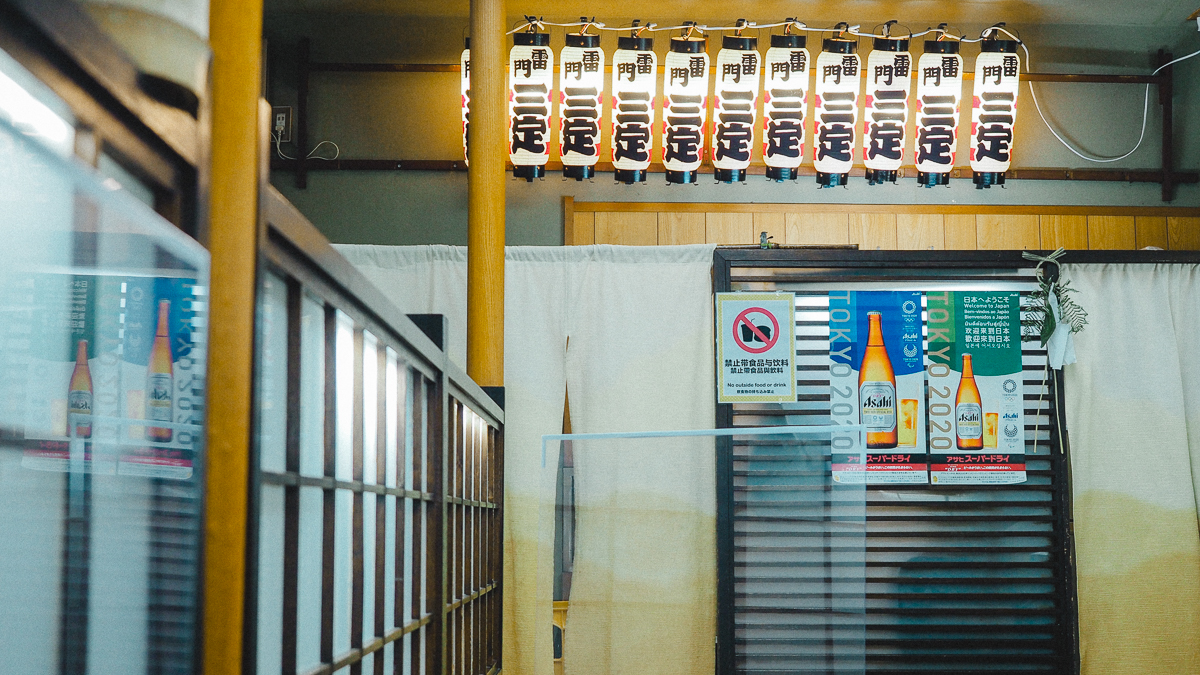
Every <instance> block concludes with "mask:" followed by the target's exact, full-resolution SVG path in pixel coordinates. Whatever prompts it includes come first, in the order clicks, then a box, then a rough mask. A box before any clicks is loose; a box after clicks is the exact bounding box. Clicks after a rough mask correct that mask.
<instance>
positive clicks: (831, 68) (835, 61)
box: [813, 38, 862, 187]
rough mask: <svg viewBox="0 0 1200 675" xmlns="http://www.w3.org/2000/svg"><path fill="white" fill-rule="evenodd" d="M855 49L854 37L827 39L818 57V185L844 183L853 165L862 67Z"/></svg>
mask: <svg viewBox="0 0 1200 675" xmlns="http://www.w3.org/2000/svg"><path fill="white" fill-rule="evenodd" d="M857 51H858V43H857V42H855V41H853V40H846V39H841V38H830V39H826V40H825V41H824V44H823V48H822V50H821V54H820V56H818V57H817V82H816V92H817V96H816V108H815V109H814V110H813V123H814V128H813V166H814V167H815V168H816V170H817V184H818V185H820V186H821V187H835V186H838V185H845V184H846V181H847V179H849V177H850V169H851V167H853V166H854V146H855V143H856V142H857V140H858V92H859V85H860V80H859V70H860V68H861V67H862V62H861V61H860V60H859V58H858V54H857V53H856V52H857Z"/></svg>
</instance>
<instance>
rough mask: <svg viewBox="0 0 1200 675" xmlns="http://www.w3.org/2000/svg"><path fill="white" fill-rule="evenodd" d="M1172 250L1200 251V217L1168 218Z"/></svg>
mask: <svg viewBox="0 0 1200 675" xmlns="http://www.w3.org/2000/svg"><path fill="white" fill-rule="evenodd" d="M1167 241H1168V242H1169V243H1170V244H1171V250H1172V251H1200V218H1167Z"/></svg>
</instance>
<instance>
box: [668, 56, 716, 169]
mask: <svg viewBox="0 0 1200 675" xmlns="http://www.w3.org/2000/svg"><path fill="white" fill-rule="evenodd" d="M707 46H708V40H707V39H705V38H703V37H698V36H680V37H673V38H671V51H670V52H668V53H667V58H666V62H665V70H664V75H663V136H662V149H663V166H664V167H665V168H666V170H667V182H668V183H695V182H696V177H697V170H698V169H699V168H700V163H701V162H702V161H703V159H704V120H705V117H706V111H707V107H708V54H707V53H706V52H705V49H706V48H707Z"/></svg>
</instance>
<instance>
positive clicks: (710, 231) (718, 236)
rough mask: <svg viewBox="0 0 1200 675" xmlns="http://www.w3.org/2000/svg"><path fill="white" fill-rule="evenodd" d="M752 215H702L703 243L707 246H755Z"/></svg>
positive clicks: (756, 240)
mask: <svg viewBox="0 0 1200 675" xmlns="http://www.w3.org/2000/svg"><path fill="white" fill-rule="evenodd" d="M753 229H754V214H753V213H706V214H704V241H705V243H708V244H742V245H744V244H757V243H758V235H757V234H754V233H752V232H751V230H753Z"/></svg>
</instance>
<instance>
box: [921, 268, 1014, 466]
mask: <svg viewBox="0 0 1200 675" xmlns="http://www.w3.org/2000/svg"><path fill="white" fill-rule="evenodd" d="M927 301H928V312H929V318H928V337H929V361H928V367H927V369H928V379H929V447H930V452H931V453H932V455H931V464H930V481H931V482H932V483H934V484H937V485H963V484H972V485H990V484H1006V483H1023V482H1024V481H1025V419H1024V404H1023V402H1022V391H1021V389H1022V387H1021V298H1020V295H1019V294H1018V293H997V292H991V293H989V292H976V291H957V292H950V291H943V292H937V293H929V294H928V295H927Z"/></svg>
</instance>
